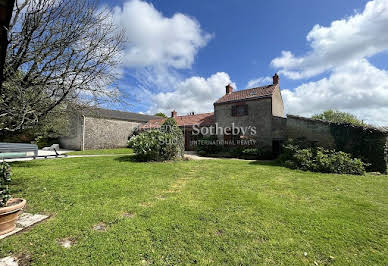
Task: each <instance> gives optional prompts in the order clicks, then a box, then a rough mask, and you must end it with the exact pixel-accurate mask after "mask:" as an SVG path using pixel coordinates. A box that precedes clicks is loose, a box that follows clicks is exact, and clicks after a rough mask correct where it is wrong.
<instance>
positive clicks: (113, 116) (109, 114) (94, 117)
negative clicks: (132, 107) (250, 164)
mask: <svg viewBox="0 0 388 266" xmlns="http://www.w3.org/2000/svg"><path fill="white" fill-rule="evenodd" d="M153 118H156V117H155V116H149V115H142V114H136V113H130V112H120V111H114V110H105V109H93V112H91V111H88V112H84V113H76V114H74V115H73V118H72V119H71V122H70V130H69V131H70V134H69V136H64V137H61V138H60V146H61V148H64V149H71V150H92V149H110V148H122V147H127V145H128V138H129V137H130V136H131V135H132V134H133V132H134V131H135V129H136V128H138V127H140V126H142V125H143V124H145V123H147V122H148V121H149V120H151V119H153Z"/></svg>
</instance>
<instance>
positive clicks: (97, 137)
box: [83, 117, 141, 150]
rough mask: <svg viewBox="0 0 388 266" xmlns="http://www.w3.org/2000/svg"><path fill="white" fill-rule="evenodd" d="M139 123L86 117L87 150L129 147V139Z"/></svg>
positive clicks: (85, 138)
mask: <svg viewBox="0 0 388 266" xmlns="http://www.w3.org/2000/svg"><path fill="white" fill-rule="evenodd" d="M139 125H141V123H139V122H129V121H124V120H114V119H105V118H94V117H85V132H84V147H83V149H85V150H92V149H111V148H122V147H127V145H128V138H129V137H130V136H131V135H132V133H133V131H134V130H135V129H136V127H138V126H139Z"/></svg>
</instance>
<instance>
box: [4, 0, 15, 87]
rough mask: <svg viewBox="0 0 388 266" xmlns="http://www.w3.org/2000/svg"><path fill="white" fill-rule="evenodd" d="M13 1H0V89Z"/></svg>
mask: <svg viewBox="0 0 388 266" xmlns="http://www.w3.org/2000/svg"><path fill="white" fill-rule="evenodd" d="M14 5H15V0H0V88H1V86H2V84H3V79H4V78H3V69H4V63H5V57H6V53H7V47H8V28H9V22H10V21H11V17H12V10H13V7H14Z"/></svg>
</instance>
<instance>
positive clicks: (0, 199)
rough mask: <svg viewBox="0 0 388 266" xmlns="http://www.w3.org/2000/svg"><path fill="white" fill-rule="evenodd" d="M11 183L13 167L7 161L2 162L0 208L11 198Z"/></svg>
mask: <svg viewBox="0 0 388 266" xmlns="http://www.w3.org/2000/svg"><path fill="white" fill-rule="evenodd" d="M10 183H11V167H10V166H9V164H7V163H6V162H1V163H0V208H1V207H4V206H5V205H6V204H7V201H8V200H9V199H10V198H11V195H10V194H9V189H8V185H9V184H10Z"/></svg>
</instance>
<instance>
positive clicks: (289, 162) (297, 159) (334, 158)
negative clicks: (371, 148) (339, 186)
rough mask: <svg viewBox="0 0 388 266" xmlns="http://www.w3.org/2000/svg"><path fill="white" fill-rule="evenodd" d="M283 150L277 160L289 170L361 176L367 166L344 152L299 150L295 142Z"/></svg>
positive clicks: (317, 148) (319, 149)
mask: <svg viewBox="0 0 388 266" xmlns="http://www.w3.org/2000/svg"><path fill="white" fill-rule="evenodd" d="M283 150H284V151H283V153H282V154H281V156H280V158H279V160H280V161H281V162H282V163H283V165H285V166H286V167H288V168H291V169H300V170H304V171H313V172H322V173H337V174H354V175H363V174H365V167H366V166H367V164H365V163H363V162H362V161H361V160H360V159H357V158H352V157H351V155H350V154H347V153H345V152H341V151H340V152H337V151H335V150H325V149H323V148H320V147H311V148H300V147H299V145H298V144H295V142H289V143H288V144H286V145H284V147H283Z"/></svg>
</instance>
